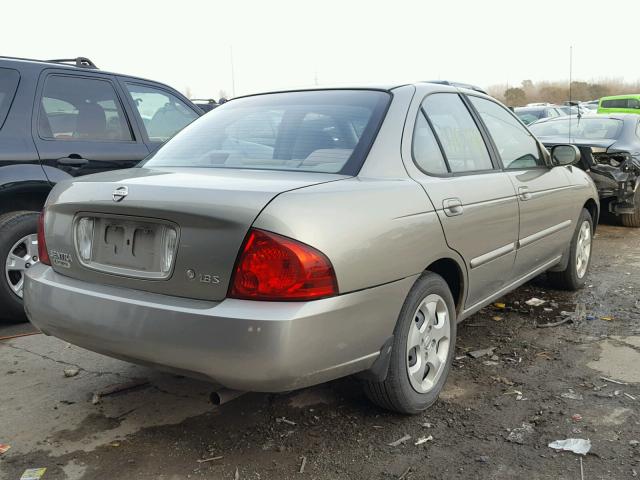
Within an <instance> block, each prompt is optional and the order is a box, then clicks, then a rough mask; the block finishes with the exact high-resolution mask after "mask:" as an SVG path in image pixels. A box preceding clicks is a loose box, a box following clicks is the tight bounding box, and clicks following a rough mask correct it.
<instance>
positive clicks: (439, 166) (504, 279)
mask: <svg viewBox="0 0 640 480" xmlns="http://www.w3.org/2000/svg"><path fill="white" fill-rule="evenodd" d="M403 152H404V156H413V160H414V162H413V164H411V165H407V166H408V169H409V172H410V174H411V176H412V177H413V178H414V179H416V180H417V181H418V182H420V183H421V184H422V185H423V186H424V189H425V191H426V193H427V195H428V196H429V198H430V199H431V202H432V203H433V205H434V207H435V209H436V212H437V214H438V217H439V218H440V221H441V224H442V227H443V230H444V233H445V237H446V240H447V244H448V245H449V247H450V248H452V249H453V250H455V251H457V252H458V253H459V254H460V255H461V256H462V257H463V258H464V261H465V264H466V269H467V272H468V278H469V284H468V291H467V298H466V301H465V308H466V309H468V308H472V307H473V306H474V305H476V304H477V303H479V302H481V301H482V300H485V299H486V298H488V297H490V296H491V295H493V294H494V293H496V292H497V291H499V290H500V289H501V288H502V287H504V286H505V285H507V284H508V283H509V282H510V280H511V279H512V276H513V273H512V269H513V263H514V260H515V249H516V241H517V236H518V202H517V199H516V196H515V191H514V189H513V185H512V183H511V181H510V180H509V177H508V176H507V175H506V174H505V173H503V172H502V171H500V170H499V169H498V168H497V165H496V164H495V163H494V161H493V159H492V157H491V154H490V153H489V152H490V151H489V149H488V148H487V145H486V143H485V139H484V137H483V135H482V134H481V131H480V129H479V128H478V125H477V123H476V121H475V120H474V118H473V116H472V114H471V112H470V110H469V109H468V108H467V106H466V104H465V103H464V102H463V100H462V98H461V97H460V96H459V95H458V94H455V93H433V94H431V95H428V96H427V97H426V98H425V99H424V101H423V102H422V103H421V106H420V109H419V111H418V112H417V116H416V120H415V126H414V128H413V145H412V147H411V150H409V151H407V150H403ZM414 166H415V167H417V168H413V167H414ZM425 248H429V247H428V245H427V246H425Z"/></svg>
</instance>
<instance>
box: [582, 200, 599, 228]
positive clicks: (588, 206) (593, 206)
mask: <svg viewBox="0 0 640 480" xmlns="http://www.w3.org/2000/svg"><path fill="white" fill-rule="evenodd" d="M582 208H584V209H585V210H587V212H589V214H590V215H591V220H593V231H594V232H595V231H596V226H597V225H598V218H599V217H600V208H599V207H598V203H597V202H596V201H595V200H594V199H593V198H589V199H587V201H586V202H585V203H584V205H583V206H582Z"/></svg>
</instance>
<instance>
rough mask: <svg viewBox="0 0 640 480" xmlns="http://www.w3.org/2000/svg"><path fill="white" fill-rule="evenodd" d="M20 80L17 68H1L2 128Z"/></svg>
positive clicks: (0, 103) (0, 109)
mask: <svg viewBox="0 0 640 480" xmlns="http://www.w3.org/2000/svg"><path fill="white" fill-rule="evenodd" d="M19 80H20V74H19V73H18V72H17V71H16V70H11V69H9V68H0V128H2V125H4V121H5V119H6V118H7V114H8V113H9V107H10V106H11V102H12V101H13V96H14V95H15V93H16V88H17V87H18V81H19Z"/></svg>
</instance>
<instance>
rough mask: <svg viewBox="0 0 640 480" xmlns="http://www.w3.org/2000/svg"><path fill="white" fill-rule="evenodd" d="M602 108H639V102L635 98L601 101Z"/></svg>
mask: <svg viewBox="0 0 640 480" xmlns="http://www.w3.org/2000/svg"><path fill="white" fill-rule="evenodd" d="M602 108H640V100H638V99H637V98H616V99H611V100H603V101H602Z"/></svg>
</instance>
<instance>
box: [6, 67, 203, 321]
mask: <svg viewBox="0 0 640 480" xmlns="http://www.w3.org/2000/svg"><path fill="white" fill-rule="evenodd" d="M202 114H203V112H202V110H201V109H199V108H198V107H197V106H196V105H194V104H193V103H192V102H190V101H189V100H188V99H187V98H186V97H184V96H183V95H181V94H180V93H178V92H177V91H176V90H174V89H173V88H170V87H168V86H166V85H163V84H161V83H157V82H153V81H150V80H143V79H141V78H136V77H130V76H126V75H119V74H115V73H109V72H104V71H102V70H98V68H97V67H96V66H95V64H94V63H93V62H91V61H90V60H89V59H87V58H84V57H79V58H75V59H70V60H52V61H37V60H26V59H19V58H7V57H0V321H2V320H13V321H16V320H21V319H24V312H23V307H22V282H23V277H24V271H25V270H26V269H27V268H29V267H31V265H33V263H35V262H37V261H38V253H37V250H38V249H37V239H36V230H37V219H38V214H37V213H36V212H38V211H40V210H41V208H42V206H43V204H44V201H45V199H46V198H47V195H48V193H49V191H50V190H51V188H52V186H53V185H54V184H55V183H56V182H59V181H60V180H63V179H66V178H69V177H74V176H78V175H86V174H88V173H96V172H101V171H104V170H112V169H117V168H127V167H132V166H134V165H136V164H137V163H138V162H139V161H140V160H142V159H143V158H145V157H146V156H147V155H148V154H149V153H150V152H152V151H154V150H155V149H156V148H158V147H159V146H160V145H161V144H162V143H163V142H164V141H165V140H167V139H168V138H169V137H171V136H172V135H173V134H174V133H176V132H177V131H178V130H180V129H181V128H183V127H184V126H185V125H187V124H188V123H190V122H192V121H193V120H195V119H196V118H198V117H199V116H200V115H202Z"/></svg>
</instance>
